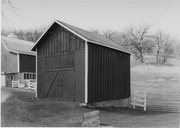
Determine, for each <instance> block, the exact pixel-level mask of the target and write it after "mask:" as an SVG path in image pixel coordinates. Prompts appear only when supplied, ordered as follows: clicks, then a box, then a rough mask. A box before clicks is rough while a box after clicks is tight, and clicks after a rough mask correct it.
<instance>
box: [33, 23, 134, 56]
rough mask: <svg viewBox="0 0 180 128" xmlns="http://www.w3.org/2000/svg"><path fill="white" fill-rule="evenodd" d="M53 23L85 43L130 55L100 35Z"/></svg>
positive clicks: (64, 24) (65, 24) (68, 25)
mask: <svg viewBox="0 0 180 128" xmlns="http://www.w3.org/2000/svg"><path fill="white" fill-rule="evenodd" d="M54 23H57V24H59V25H60V26H62V27H64V28H65V29H67V30H69V31H70V32H72V33H73V34H75V35H77V36H78V37H80V38H82V39H83V40H85V41H87V42H89V43H94V44H98V45H101V46H105V47H109V48H112V49H115V50H118V51H122V52H125V53H128V54H131V53H130V52H128V51H126V50H125V49H123V48H122V47H121V46H120V45H118V44H117V43H115V42H113V41H111V40H109V39H107V38H105V37H104V36H102V35H98V34H95V33H93V32H90V31H87V30H84V29H81V28H78V27H75V26H72V25H70V24H67V23H64V22H61V21H59V20H54V22H53V23H52V25H53V24H54ZM52 25H51V26H52ZM51 26H50V27H49V28H48V29H47V31H48V30H49V29H50V28H51ZM47 31H46V32H47ZM46 32H45V33H46ZM45 33H44V34H45ZM44 34H43V35H42V36H41V37H40V38H39V39H38V41H37V42H36V43H35V45H34V46H33V48H32V49H31V50H33V51H35V48H36V46H37V44H38V42H39V41H40V40H41V38H42V37H43V36H44Z"/></svg>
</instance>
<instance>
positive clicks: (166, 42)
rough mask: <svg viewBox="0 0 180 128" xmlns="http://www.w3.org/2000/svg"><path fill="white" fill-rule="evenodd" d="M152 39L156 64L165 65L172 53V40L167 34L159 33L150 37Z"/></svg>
mask: <svg viewBox="0 0 180 128" xmlns="http://www.w3.org/2000/svg"><path fill="white" fill-rule="evenodd" d="M152 37H153V38H154V50H155V54H156V62H157V63H163V64H165V63H166V61H167V59H168V57H169V55H171V54H172V53H173V51H174V48H173V42H174V41H173V40H172V39H171V38H170V37H169V35H168V34H164V33H163V32H161V31H159V32H157V33H156V34H154V35H153V36H152Z"/></svg>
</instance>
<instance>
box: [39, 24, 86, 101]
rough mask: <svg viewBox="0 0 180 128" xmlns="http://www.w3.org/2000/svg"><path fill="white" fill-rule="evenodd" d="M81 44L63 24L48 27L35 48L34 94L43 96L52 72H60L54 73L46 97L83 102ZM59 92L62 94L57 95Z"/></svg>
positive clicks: (83, 54) (83, 71)
mask: <svg viewBox="0 0 180 128" xmlns="http://www.w3.org/2000/svg"><path fill="white" fill-rule="evenodd" d="M84 45H85V42H84V41H83V40H82V39H80V38H79V37H77V36H76V35H74V34H72V33H71V32H69V31H68V30H66V29H64V28H63V27H61V26H58V25H56V24H54V25H53V26H52V27H51V29H50V30H49V31H48V32H47V33H46V34H45V35H44V37H43V38H42V40H41V42H40V43H39V45H38V47H37V55H38V97H45V96H46V95H47V93H48V90H49V88H50V85H51V82H52V80H53V79H54V76H55V74H56V73H57V72H61V73H58V75H57V76H56V78H55V80H54V83H53V84H52V88H51V89H50V91H49V94H48V97H61V98H65V99H67V100H75V101H78V102H84V83H85V78H84V75H85V64H84V63H85V49H84V48H85V47H84ZM61 75H62V76H61ZM62 79H64V80H62ZM65 79H67V80H65ZM62 81H66V82H64V83H66V85H65V86H61V85H59V84H61V83H62ZM72 81H73V82H72ZM67 90H69V91H68V92H67ZM61 91H62V92H64V93H63V94H62V95H61V96H59V95H60V93H61ZM72 92H74V93H72ZM71 94H72V95H71ZM72 97H73V98H72Z"/></svg>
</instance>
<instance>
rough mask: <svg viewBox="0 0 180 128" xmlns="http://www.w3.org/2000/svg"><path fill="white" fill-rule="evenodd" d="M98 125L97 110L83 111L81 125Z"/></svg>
mask: <svg viewBox="0 0 180 128" xmlns="http://www.w3.org/2000/svg"><path fill="white" fill-rule="evenodd" d="M97 126H100V121H99V110H97V111H93V112H88V113H84V115H83V122H82V127H97Z"/></svg>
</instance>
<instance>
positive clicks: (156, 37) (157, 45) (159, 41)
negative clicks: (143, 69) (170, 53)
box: [152, 31, 165, 63]
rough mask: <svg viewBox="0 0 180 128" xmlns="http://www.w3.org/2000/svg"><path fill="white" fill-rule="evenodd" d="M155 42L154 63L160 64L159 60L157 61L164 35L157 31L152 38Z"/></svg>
mask: <svg viewBox="0 0 180 128" xmlns="http://www.w3.org/2000/svg"><path fill="white" fill-rule="evenodd" d="M152 37H153V38H154V40H155V43H154V44H155V47H154V48H155V54H156V63H160V59H159V56H160V52H161V50H162V46H163V44H164V42H165V38H164V34H163V33H162V32H161V31H159V32H157V33H156V34H155V35H153V36H152Z"/></svg>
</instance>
